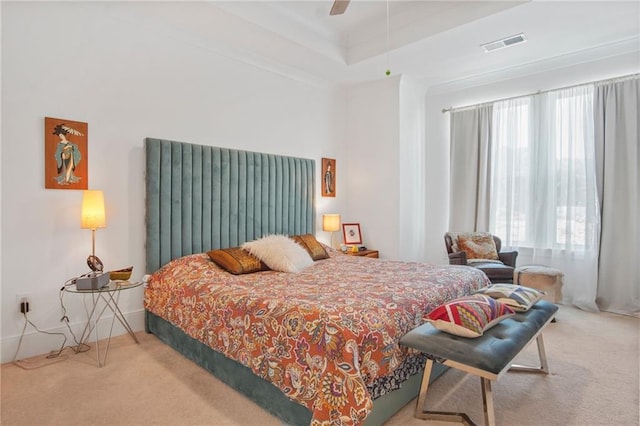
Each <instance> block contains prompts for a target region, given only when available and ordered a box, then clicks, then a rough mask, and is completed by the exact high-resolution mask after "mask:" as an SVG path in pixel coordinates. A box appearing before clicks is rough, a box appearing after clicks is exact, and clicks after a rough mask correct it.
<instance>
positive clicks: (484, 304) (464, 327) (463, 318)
mask: <svg viewBox="0 0 640 426" xmlns="http://www.w3.org/2000/svg"><path fill="white" fill-rule="evenodd" d="M514 314H515V312H514V310H513V309H511V308H510V307H509V306H507V305H505V304H504V303H501V302H498V301H497V300H495V299H493V298H491V297H489V296H485V295H483V294H474V295H471V296H464V297H460V298H458V299H455V300H452V301H450V302H447V303H445V304H443V305H440V306H438V307H437V308H435V309H434V310H433V311H431V312H430V313H429V314H428V315H427V317H426V318H425V319H426V320H427V322H429V323H431V325H433V326H434V327H435V328H437V329H438V330H440V331H444V332H447V333H450V334H455V335H456V336H462V337H480V336H482V334H483V333H484V332H485V331H487V330H488V329H490V328H491V327H493V326H494V325H496V324H497V323H499V322H500V321H502V320H503V319H505V318H508V317H510V316H512V315H514Z"/></svg>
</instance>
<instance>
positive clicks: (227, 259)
mask: <svg viewBox="0 0 640 426" xmlns="http://www.w3.org/2000/svg"><path fill="white" fill-rule="evenodd" d="M207 254H208V255H209V257H210V258H211V260H212V261H213V262H214V263H215V264H216V265H218V266H219V267H221V268H222V269H224V270H225V271H227V272H230V273H232V274H234V275H241V274H251V273H253V272H260V271H268V270H269V267H268V266H267V265H265V264H264V262H262V261H261V260H260V259H258V258H257V257H255V256H254V255H252V254H251V253H249V252H248V251H246V250H243V249H241V248H240V247H232V248H226V249H217V250H211V251H209V252H207Z"/></svg>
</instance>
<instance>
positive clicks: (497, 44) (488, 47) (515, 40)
mask: <svg viewBox="0 0 640 426" xmlns="http://www.w3.org/2000/svg"><path fill="white" fill-rule="evenodd" d="M525 41H527V39H526V37H525V36H524V34H523V33H520V34H516V35H513V36H509V37H506V38H503V39H501V40H496V41H492V42H491V43H485V44H483V45H481V47H482V48H483V49H484V51H485V52H487V53H488V52H493V51H494V50H498V49H502V48H505V47H509V46H513V45H514V44H519V43H524V42H525Z"/></svg>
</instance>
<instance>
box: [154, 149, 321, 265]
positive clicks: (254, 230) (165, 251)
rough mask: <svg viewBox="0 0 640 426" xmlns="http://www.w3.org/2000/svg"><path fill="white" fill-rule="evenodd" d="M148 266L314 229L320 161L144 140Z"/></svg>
mask: <svg viewBox="0 0 640 426" xmlns="http://www.w3.org/2000/svg"><path fill="white" fill-rule="evenodd" d="M145 155H146V157H145V163H146V174H145V186H146V189H145V195H146V200H145V206H146V216H145V219H146V241H145V246H146V271H147V272H149V273H150V272H153V271H155V270H157V269H158V268H160V267H161V266H162V265H164V264H165V263H167V262H168V261H170V260H171V259H175V258H177V257H181V256H185V255H188V254H192V253H200V252H204V251H208V250H210V249H212V248H220V247H234V246H238V245H240V244H242V243H243V242H245V241H250V240H253V239H256V238H258V237H261V236H263V235H267V234H276V233H277V234H289V235H295V234H304V233H312V234H313V233H314V232H315V179H314V178H315V161H314V160H310V159H305V158H297V157H286V156H280V155H272V154H263V153H256V152H250V151H240V150H234V149H228V148H219V147H214V146H206V145H195V144H189V143H184V142H175V141H167V140H160V139H152V138H147V139H145Z"/></svg>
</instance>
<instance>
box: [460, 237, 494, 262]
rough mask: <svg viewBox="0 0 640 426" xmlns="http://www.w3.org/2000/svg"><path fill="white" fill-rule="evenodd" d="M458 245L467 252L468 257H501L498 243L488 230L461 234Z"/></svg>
mask: <svg viewBox="0 0 640 426" xmlns="http://www.w3.org/2000/svg"><path fill="white" fill-rule="evenodd" d="M458 247H459V248H460V250H462V251H464V252H465V253H466V254H467V259H492V260H498V259H499V258H498V250H497V249H496V243H495V241H493V237H492V236H491V234H490V233H488V232H474V233H470V234H460V235H458Z"/></svg>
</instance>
